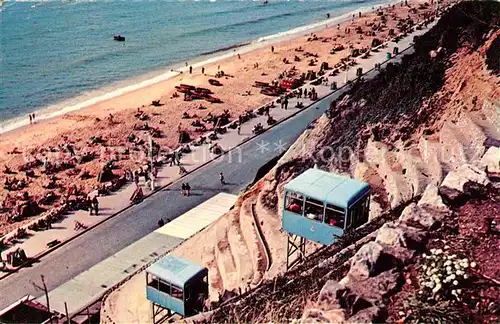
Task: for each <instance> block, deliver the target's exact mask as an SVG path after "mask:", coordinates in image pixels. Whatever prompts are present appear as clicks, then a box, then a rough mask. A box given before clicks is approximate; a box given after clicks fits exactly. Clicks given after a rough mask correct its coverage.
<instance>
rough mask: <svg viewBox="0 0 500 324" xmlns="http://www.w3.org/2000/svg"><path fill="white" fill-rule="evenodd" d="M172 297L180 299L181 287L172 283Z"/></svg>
mask: <svg viewBox="0 0 500 324" xmlns="http://www.w3.org/2000/svg"><path fill="white" fill-rule="evenodd" d="M172 297H174V298H177V299H180V300H182V289H181V288H179V287H176V286H174V285H172Z"/></svg>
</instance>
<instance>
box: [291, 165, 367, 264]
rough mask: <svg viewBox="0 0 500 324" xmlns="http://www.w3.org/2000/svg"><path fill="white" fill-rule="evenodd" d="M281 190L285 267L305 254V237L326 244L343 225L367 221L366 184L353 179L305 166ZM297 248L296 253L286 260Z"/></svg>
mask: <svg viewBox="0 0 500 324" xmlns="http://www.w3.org/2000/svg"><path fill="white" fill-rule="evenodd" d="M283 194H284V199H283V201H284V203H283V214H282V216H283V217H282V227H283V230H285V231H286V232H288V233H289V236H288V244H287V247H288V248H287V267H288V268H289V267H292V266H293V265H294V264H295V263H296V262H300V261H301V260H302V258H303V257H304V256H305V242H306V240H310V241H314V242H317V243H320V244H323V245H330V244H332V243H334V242H335V241H336V240H337V239H338V237H340V236H342V234H343V233H344V231H346V230H347V229H349V228H356V227H359V226H361V225H362V224H364V223H366V222H367V221H368V213H369V210H370V186H369V185H368V184H366V183H364V182H361V181H358V180H355V179H351V178H348V177H345V176H341V175H338V174H334V173H330V172H326V171H322V170H318V169H308V170H306V171H305V172H303V173H302V174H300V175H299V176H298V177H296V178H295V179H293V180H291V181H290V182H288V183H287V184H286V185H285V186H284V193H283ZM297 242H298V243H297ZM297 251H299V257H298V258H297V259H296V260H294V261H293V262H290V260H289V259H290V257H291V256H292V255H293V254H294V253H296V252H297Z"/></svg>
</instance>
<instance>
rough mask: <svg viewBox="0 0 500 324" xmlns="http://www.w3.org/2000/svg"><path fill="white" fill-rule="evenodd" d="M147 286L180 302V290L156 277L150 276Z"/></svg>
mask: <svg viewBox="0 0 500 324" xmlns="http://www.w3.org/2000/svg"><path fill="white" fill-rule="evenodd" d="M148 286H150V287H153V288H155V289H158V290H159V291H161V292H162V293H165V294H168V295H170V296H172V297H174V298H178V299H181V300H182V289H181V288H179V287H176V286H173V285H171V284H169V283H168V282H165V281H163V280H161V279H159V278H158V277H156V276H151V277H150V279H149V280H148Z"/></svg>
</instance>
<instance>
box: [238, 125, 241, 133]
mask: <svg viewBox="0 0 500 324" xmlns="http://www.w3.org/2000/svg"><path fill="white" fill-rule="evenodd" d="M240 134H241V124H238V135H240Z"/></svg>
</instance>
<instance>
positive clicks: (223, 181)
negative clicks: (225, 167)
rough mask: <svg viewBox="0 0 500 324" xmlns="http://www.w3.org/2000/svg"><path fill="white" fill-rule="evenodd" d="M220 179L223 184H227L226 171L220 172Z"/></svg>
mask: <svg viewBox="0 0 500 324" xmlns="http://www.w3.org/2000/svg"><path fill="white" fill-rule="evenodd" d="M219 180H220V183H221V184H226V181H225V180H224V173H222V172H221V173H219Z"/></svg>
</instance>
